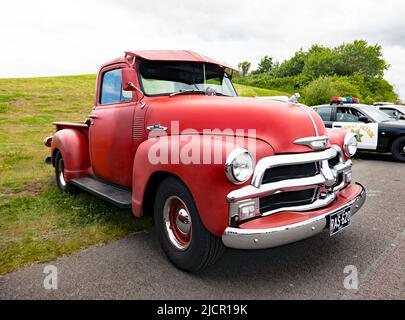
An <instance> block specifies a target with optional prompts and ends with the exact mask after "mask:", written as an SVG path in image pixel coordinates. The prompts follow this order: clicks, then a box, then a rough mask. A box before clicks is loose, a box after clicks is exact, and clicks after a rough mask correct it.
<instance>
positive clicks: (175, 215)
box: [154, 177, 225, 272]
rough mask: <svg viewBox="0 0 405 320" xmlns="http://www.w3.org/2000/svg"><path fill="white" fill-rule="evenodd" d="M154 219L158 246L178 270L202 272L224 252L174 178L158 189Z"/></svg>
mask: <svg viewBox="0 0 405 320" xmlns="http://www.w3.org/2000/svg"><path fill="white" fill-rule="evenodd" d="M154 218H155V229H156V233H157V237H158V239H159V242H160V245H161V246H162V249H163V251H164V252H165V253H166V255H167V257H168V258H169V260H170V261H171V262H172V263H173V264H174V265H175V266H176V267H178V268H179V269H182V270H184V271H187V272H196V271H199V270H202V269H203V268H205V267H207V266H209V265H211V264H213V263H214V262H216V261H217V260H218V259H219V258H220V257H221V256H222V254H223V253H224V251H225V247H224V245H223V243H222V240H221V239H220V238H218V237H216V236H214V235H212V234H211V233H210V232H209V231H208V230H207V229H205V227H204V226H203V224H202V222H201V220H200V217H199V214H198V211H197V208H196V206H195V203H194V200H193V197H192V196H191V193H190V191H188V189H187V188H186V187H185V186H184V184H183V183H182V182H181V181H179V180H178V179H175V178H172V177H170V178H167V179H165V180H164V181H163V182H162V184H161V185H160V186H159V188H158V190H157V195H156V198H155V205H154Z"/></svg>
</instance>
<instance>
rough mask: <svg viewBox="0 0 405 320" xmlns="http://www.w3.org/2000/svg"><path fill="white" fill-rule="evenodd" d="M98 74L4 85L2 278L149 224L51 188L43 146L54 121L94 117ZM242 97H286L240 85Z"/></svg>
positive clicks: (0, 106) (0, 91)
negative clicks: (23, 267)
mask: <svg viewBox="0 0 405 320" xmlns="http://www.w3.org/2000/svg"><path fill="white" fill-rule="evenodd" d="M95 81H96V77H95V76H94V75H83V76H69V77H48V78H30V79H0V275H1V274H5V273H8V272H11V271H13V270H16V269H18V268H20V267H22V266H26V265H30V264H32V263H35V262H45V261H50V260H53V259H55V258H57V257H58V256H61V255H65V254H69V253H71V252H74V251H76V250H79V249H81V248H85V247H88V246H90V245H94V244H99V243H105V242H108V241H111V240H113V239H117V238H120V237H122V236H125V235H127V234H129V233H131V232H134V231H138V230H142V229H144V228H146V227H148V226H150V225H151V219H150V218H147V217H145V218H142V219H135V218H134V217H133V215H132V214H131V213H130V212H129V211H126V210H120V209H117V208H115V207H114V206H112V205H109V204H108V203H105V202H104V201H102V200H99V199H97V198H95V197H92V196H90V195H87V194H86V193H79V194H78V195H77V196H69V195H66V194H63V193H61V192H59V191H58V190H57V189H56V187H55V184H54V173H53V168H52V167H49V166H46V165H45V164H44V159H45V157H46V156H48V155H49V148H46V147H45V146H44V145H43V143H42V141H43V139H44V137H46V136H49V135H52V133H53V132H54V127H53V126H52V122H53V121H57V120H64V121H81V120H84V119H85V118H86V117H87V115H88V114H89V112H90V111H91V108H92V105H93V100H94V88H95ZM235 87H236V90H237V91H238V93H239V94H240V95H242V96H266V95H267V96H268V95H288V94H286V93H282V92H276V91H271V90H266V89H258V88H252V87H248V86H244V85H236V86H235Z"/></svg>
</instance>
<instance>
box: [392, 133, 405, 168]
mask: <svg viewBox="0 0 405 320" xmlns="http://www.w3.org/2000/svg"><path fill="white" fill-rule="evenodd" d="M391 152H392V156H393V158H394V159H395V160H397V161H400V162H405V137H401V138H398V139H397V140H395V141H394V143H393V144H392V146H391Z"/></svg>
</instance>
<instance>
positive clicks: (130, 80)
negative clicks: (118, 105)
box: [122, 68, 137, 91]
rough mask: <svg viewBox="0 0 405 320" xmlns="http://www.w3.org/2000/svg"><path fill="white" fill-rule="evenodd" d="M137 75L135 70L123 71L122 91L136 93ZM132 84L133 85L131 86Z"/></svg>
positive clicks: (127, 69)
mask: <svg viewBox="0 0 405 320" xmlns="http://www.w3.org/2000/svg"><path fill="white" fill-rule="evenodd" d="M136 78H137V74H136V71H135V69H133V68H124V69H122V89H124V91H135V90H136V88H135V86H134V83H135V82H136ZM131 84H132V85H131Z"/></svg>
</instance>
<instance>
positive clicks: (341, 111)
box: [336, 107, 363, 122]
mask: <svg viewBox="0 0 405 320" xmlns="http://www.w3.org/2000/svg"><path fill="white" fill-rule="evenodd" d="M362 115H363V114H361V113H360V112H359V111H357V110H356V109H353V108H346V107H339V108H337V111H336V121H338V122H358V121H359V118H360V117H361V116H362Z"/></svg>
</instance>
